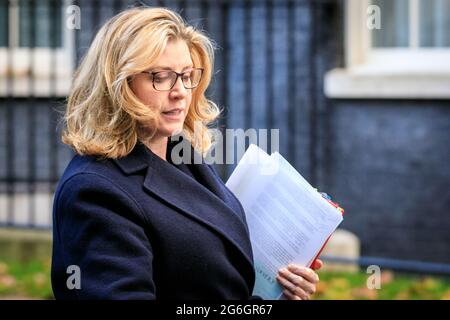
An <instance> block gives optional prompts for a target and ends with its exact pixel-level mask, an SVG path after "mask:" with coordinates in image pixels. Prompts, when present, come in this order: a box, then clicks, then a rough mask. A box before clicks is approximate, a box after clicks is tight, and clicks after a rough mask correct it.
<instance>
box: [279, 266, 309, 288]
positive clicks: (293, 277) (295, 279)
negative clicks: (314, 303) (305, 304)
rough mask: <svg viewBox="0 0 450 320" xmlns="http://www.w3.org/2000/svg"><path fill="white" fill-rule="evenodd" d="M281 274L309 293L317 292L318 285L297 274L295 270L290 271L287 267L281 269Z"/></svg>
mask: <svg viewBox="0 0 450 320" xmlns="http://www.w3.org/2000/svg"><path fill="white" fill-rule="evenodd" d="M280 275H281V276H282V277H284V278H285V279H287V280H288V281H289V282H291V283H293V284H294V285H295V286H297V287H300V288H301V289H302V290H303V291H304V292H306V293H307V294H314V293H315V292H316V286H315V284H314V283H311V282H309V281H307V280H306V279H304V278H303V277H301V276H298V275H296V274H295V273H293V272H289V271H288V270H286V269H284V268H283V269H281V270H280Z"/></svg>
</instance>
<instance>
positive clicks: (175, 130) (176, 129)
mask: <svg viewBox="0 0 450 320" xmlns="http://www.w3.org/2000/svg"><path fill="white" fill-rule="evenodd" d="M158 131H159V132H160V134H161V135H164V136H166V137H170V136H173V135H177V134H179V133H181V132H182V131H183V126H182V125H177V126H170V127H169V126H168V127H164V128H161V129H160V130H158Z"/></svg>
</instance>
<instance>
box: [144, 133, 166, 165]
mask: <svg viewBox="0 0 450 320" xmlns="http://www.w3.org/2000/svg"><path fill="white" fill-rule="evenodd" d="M167 139H168V137H157V138H153V139H152V140H150V141H146V142H144V145H145V146H146V147H147V148H149V149H150V150H151V151H152V152H153V153H154V154H156V155H157V156H158V157H160V158H161V159H163V160H164V161H167V159H166V152H167Z"/></svg>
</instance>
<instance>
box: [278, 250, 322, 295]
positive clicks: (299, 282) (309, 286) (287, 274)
mask: <svg viewBox="0 0 450 320" xmlns="http://www.w3.org/2000/svg"><path fill="white" fill-rule="evenodd" d="M322 266H323V262H322V261H321V260H319V259H317V260H316V261H315V262H314V263H313V265H312V266H311V268H307V267H302V266H299V265H297V264H290V265H288V266H287V268H282V269H280V270H279V272H278V275H277V280H278V282H279V283H280V284H281V286H282V287H283V288H284V290H283V293H284V295H285V296H286V297H287V298H288V299H289V300H309V299H310V298H311V295H312V294H314V293H315V292H316V284H317V283H318V282H319V276H318V275H317V273H316V272H314V270H318V269H320V268H321V267H322Z"/></svg>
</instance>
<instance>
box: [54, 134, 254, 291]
mask: <svg viewBox="0 0 450 320" xmlns="http://www.w3.org/2000/svg"><path fill="white" fill-rule="evenodd" d="M175 144H176V142H170V139H169V143H168V152H167V153H168V155H169V154H170V152H171V149H172V148H173V147H174V145H175ZM191 150H193V149H191ZM70 265H76V266H78V267H79V268H80V274H81V278H80V285H81V288H80V289H76V288H73V289H69V288H68V286H67V279H68V278H69V277H70V276H71V275H73V274H74V273H73V271H70V269H69V273H68V267H69V266H70ZM51 280H52V287H53V292H54V295H55V298H56V299H248V298H252V297H251V292H252V290H253V286H254V281H255V274H254V269H253V256H252V248H251V244H250V240H249V234H248V228H247V224H246V220H245V214H244V210H243V208H242V206H241V204H240V202H239V200H238V199H237V198H236V197H235V196H234V195H233V194H232V193H231V191H230V190H229V189H228V188H227V187H226V186H225V185H224V183H223V182H222V180H221V179H220V177H219V176H218V175H217V173H216V172H215V171H214V169H213V167H212V166H210V165H208V164H205V163H202V164H192V165H186V164H182V165H174V164H173V163H172V162H168V161H164V160H162V159H161V158H159V157H158V156H157V155H155V154H154V153H153V152H151V151H150V150H149V149H148V148H146V147H145V146H144V145H142V144H137V146H136V147H135V149H134V150H133V151H132V152H131V153H130V154H129V155H128V156H126V157H123V158H120V159H117V160H111V159H106V160H97V159H95V158H94V157H90V156H78V155H77V156H75V157H74V158H73V159H72V161H71V162H70V164H69V165H68V167H67V169H66V171H65V172H64V174H63V176H62V178H61V179H60V182H59V184H58V187H57V190H56V193H55V198H54V207H53V259H52V270H51Z"/></svg>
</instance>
